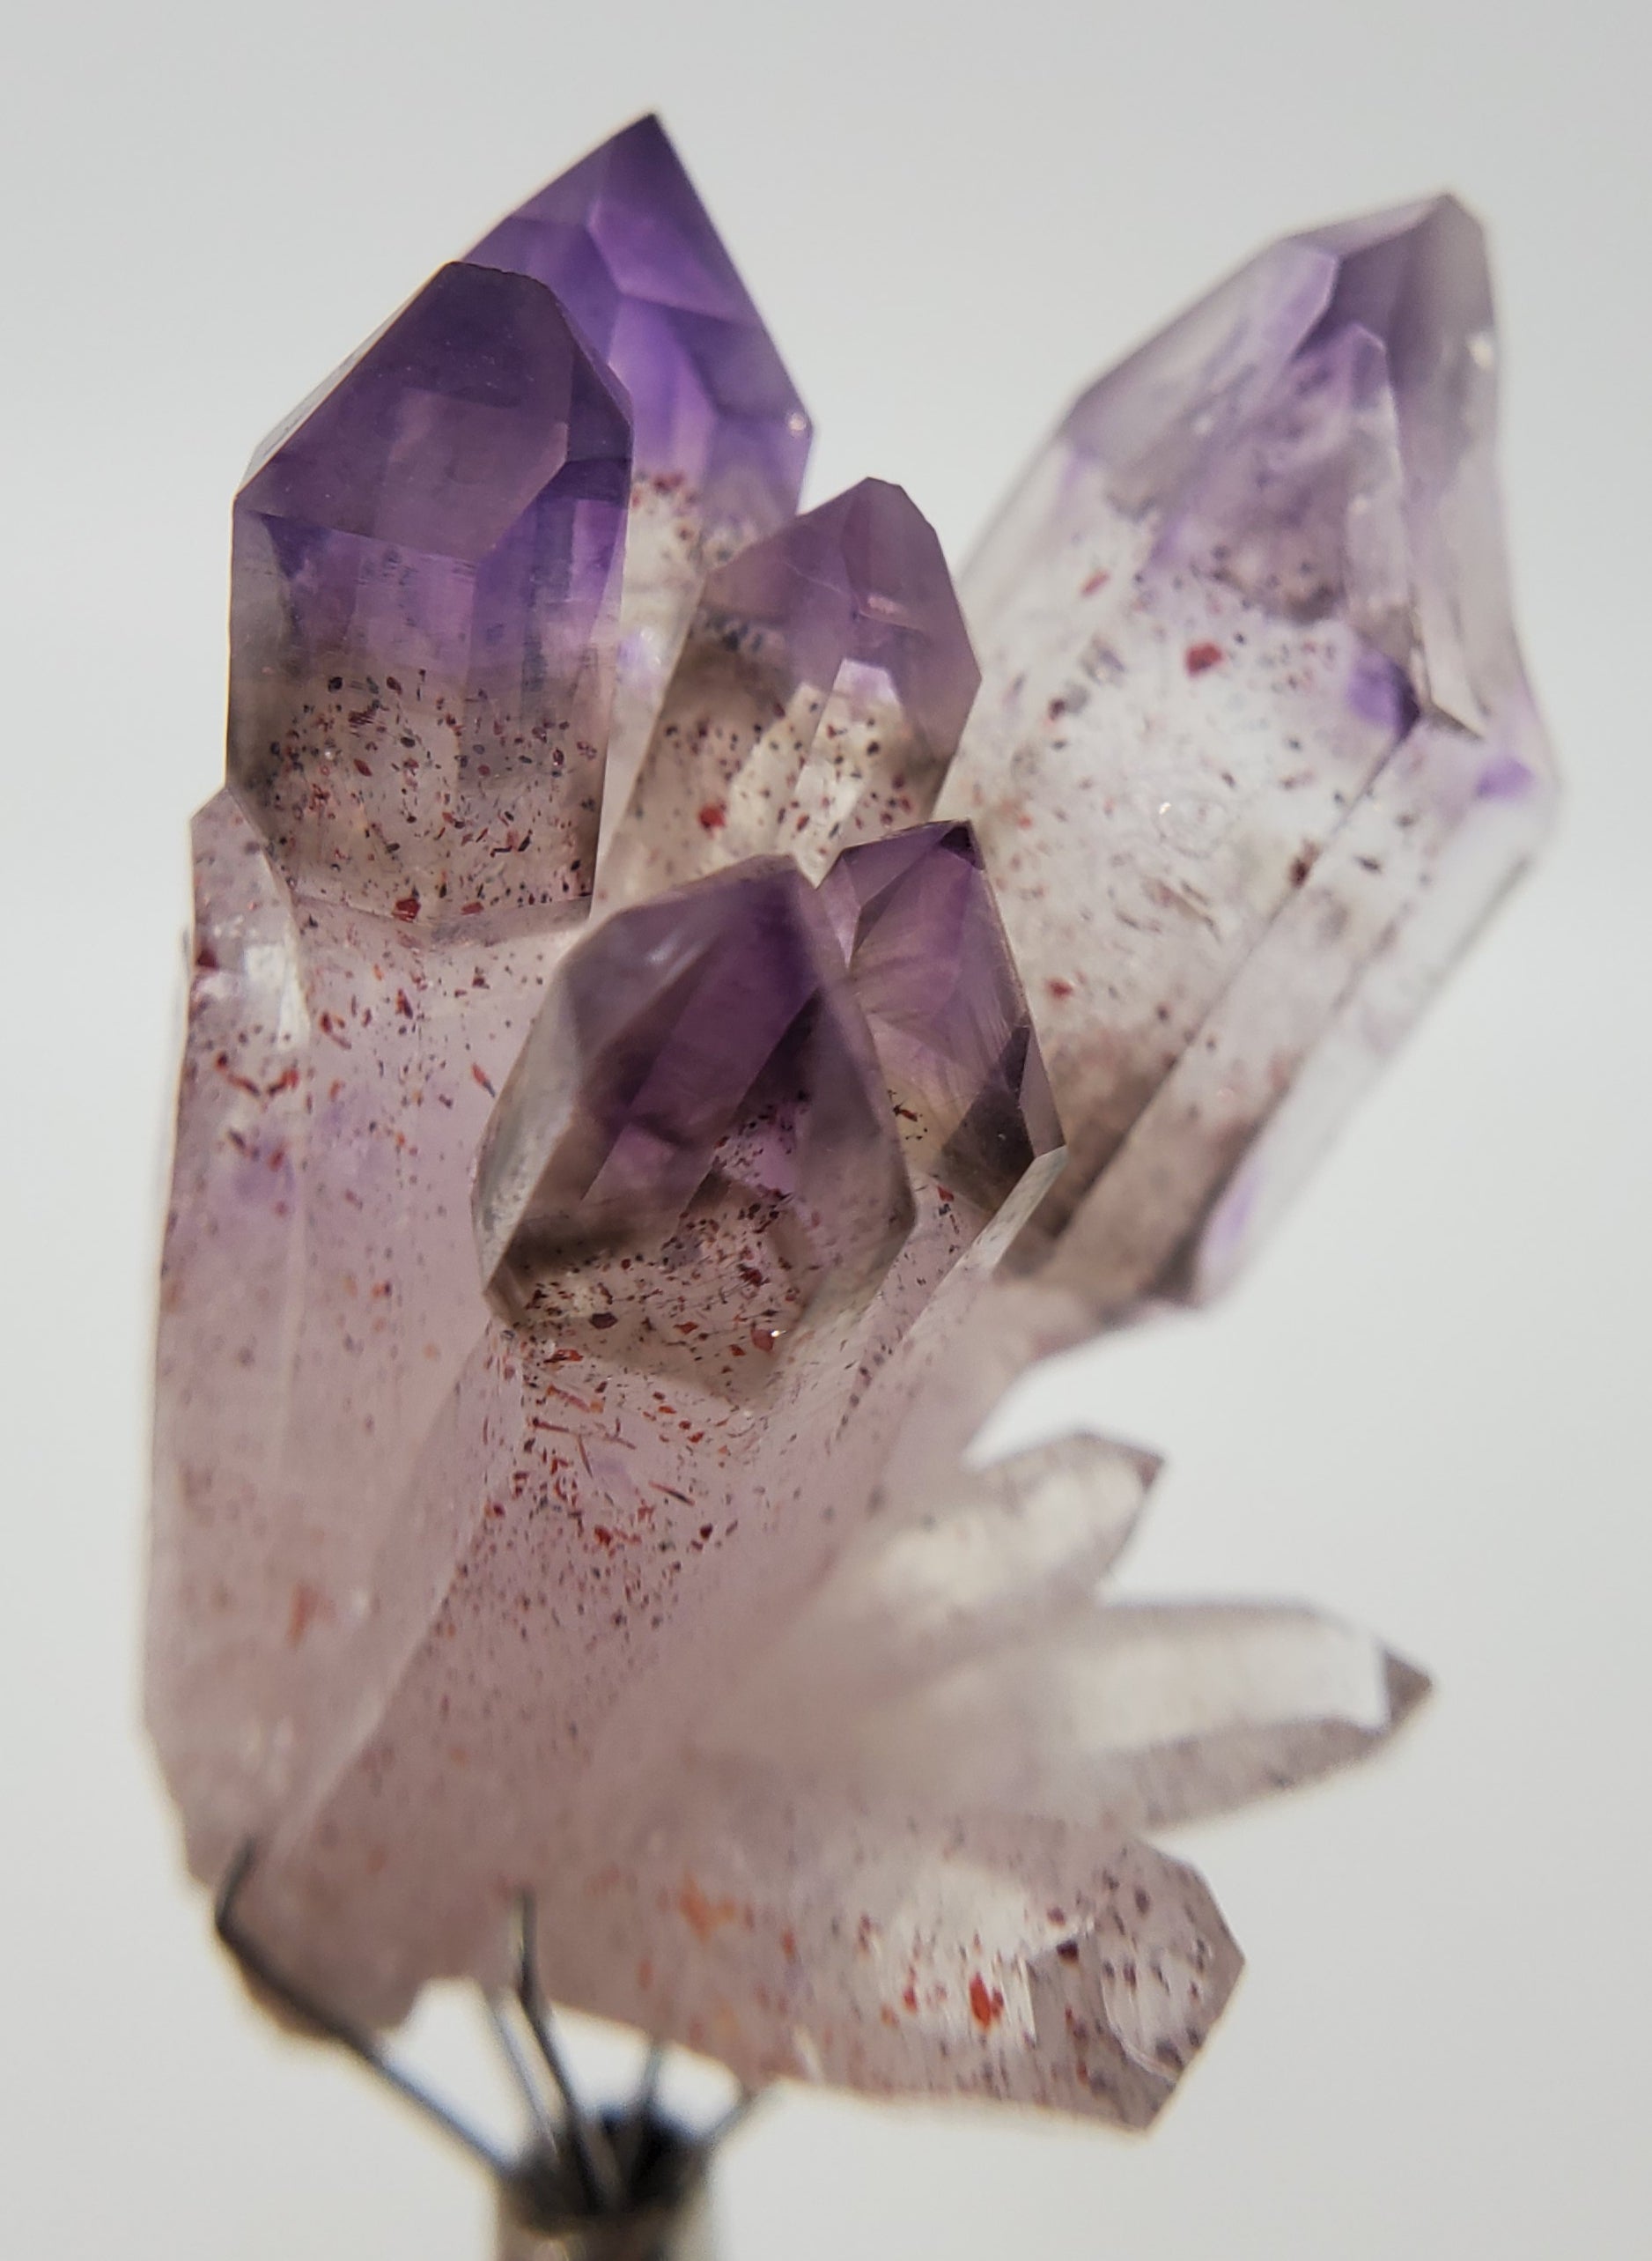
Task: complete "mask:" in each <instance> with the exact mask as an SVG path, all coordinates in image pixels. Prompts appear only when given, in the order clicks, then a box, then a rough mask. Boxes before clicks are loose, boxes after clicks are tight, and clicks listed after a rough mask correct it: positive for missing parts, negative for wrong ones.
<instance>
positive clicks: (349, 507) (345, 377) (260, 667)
mask: <svg viewBox="0 0 1652 2261" xmlns="http://www.w3.org/2000/svg"><path fill="white" fill-rule="evenodd" d="M630 484H631V430H630V419H629V417H628V414H627V411H626V409H625V405H624V403H623V401H622V400H621V399H620V398H619V396H618V395H617V394H616V391H615V389H614V388H613V386H612V383H611V381H610V380H609V378H608V373H606V371H604V370H603V369H601V367H600V366H598V364H597V363H595V362H594V360H593V359H592V358H591V357H590V355H589V353H588V351H587V350H586V347H585V345H584V344H583V343H582V342H581V341H580V339H579V337H578V336H576V335H575V333H574V331H573V330H572V328H571V327H570V325H569V322H568V320H567V318H566V316H565V315H564V313H563V311H562V309H561V307H559V306H558V305H557V301H556V299H554V298H553V297H552V295H551V293H550V292H549V291H547V290H546V289H544V287H543V286H542V284H538V283H535V282H534V281H532V280H530V279H529V278H528V277H523V276H517V275H505V274H502V273H499V272H498V271H497V270H493V269H490V268H484V267H470V266H464V265H457V264H456V265H452V266H448V267H444V268H443V269H441V270H439V273H438V274H437V275H435V276H434V277H432V279H431V281H430V282H429V283H428V284H426V285H425V286H424V289H423V290H422V291H420V292H418V294H417V297H416V298H414V299H412V301H411V302H410V303H409V305H408V306H407V307H404V308H403V310H402V313H401V314H398V315H397V316H396V318H395V321H392V322H391V323H390V324H389V326H388V328H387V329H385V330H384V331H383V332H382V333H381V334H380V336H378V337H376V338H374V339H373V340H372V343H371V344H369V345H368V346H367V347H366V348H365V351H363V352H362V353H361V354H360V355H359V356H358V358H357V359H356V360H355V361H353V362H351V363H350V365H349V366H347V367H346V368H345V369H344V370H343V373H341V374H340V375H339V376H338V377H337V378H336V380H335V381H334V382H333V383H332V385H331V386H330V387H329V388H328V390H327V391H325V392H324V393H323V394H322V395H321V397H320V398H319V400H318V401H317V402H316V403H314V405H313V406H312V407H311V408H310V409H309V410H308V411H307V413H305V414H303V415H302V416H301V417H300V419H299V421H298V422H297V423H295V424H293V425H291V426H289V427H287V428H285V429H284V430H283V431H281V432H278V433H277V435H275V436H274V438H273V439H272V440H270V441H269V442H267V443H266V445H265V447H264V448H263V449H262V450H261V452H260V454H259V455H258V457H256V458H255V459H254V467H253V469H252V471H251V473H250V475H249V476H248V477H247V483H246V484H245V485H244V486H243V488H242V489H241V491H240V495H239V496H238V498H237V500H236V506H235V539H234V566H233V593H232V607H231V611H232V620H231V634H232V646H233V665H232V685H231V713H230V778H231V782H232V784H233V785H234V787H235V788H236V790H237V792H238V794H239V795H240V798H241V800H242V801H243V802H244V803H245V805H246V806H247V809H248V811H249V813H250V814H251V815H253V816H254V819H255V821H256V822H257V823H258V824H259V825H260V827H261V829H262V831H263V832H264V834H265V837H266V839H268V840H269V844H270V846H271V847H272V849H273V850H274V852H275V853H276V855H277V861H280V862H281V863H282V864H283V866H284V868H286V869H287V870H288V872H289V876H295V877H297V876H302V878H303V881H304V883H306V884H309V883H318V882H320V883H336V884H337V885H339V886H341V887H342V888H343V891H344V892H345V893H346V894H348V895H350V896H352V898H354V899H357V900H359V901H362V902H364V903H367V904H370V905H372V907H375V908H378V909H381V910H382V909H387V908H388V907H389V906H390V904H391V903H395V902H410V901H413V900H415V899H416V898H417V897H418V895H419V892H420V890H421V889H422V890H423V891H424V896H425V897H426V898H428V896H429V895H430V894H431V892H432V890H434V891H436V892H438V893H439V894H440V895H442V896H443V897H444V898H446V899H448V900H450V901H452V902H453V905H454V908H455V909H457V908H458V907H459V905H460V904H461V902H463V901H464V900H466V898H467V897H468V894H469V892H470V888H469V879H468V875H467V874H466V873H465V872H464V871H463V870H462V869H461V868H460V867H461V862H462V851H461V850H460V849H459V848H458V847H456V846H455V844H456V843H459V842H461V841H462V840H463V839H464V838H465V837H466V836H467V833H468V831H476V830H478V829H479V828H481V827H484V826H487V825H489V824H491V825H492V826H493V827H494V832H495V838H496V839H497V838H498V837H500V836H501V835H502V834H503V833H504V832H505V831H513V832H514V833H515V835H516V837H517V838H518V839H527V837H528V836H529V835H530V834H535V835H536V839H537V846H536V848H535V852H534V856H533V858H532V859H531V860H530V863H519V864H517V866H516V868H515V869H514V870H513V871H512V872H511V873H510V874H509V875H508V881H502V880H499V879H498V878H495V877H491V876H490V877H489V878H488V883H487V884H486V885H485V886H484V887H483V892H484V893H492V894H498V893H499V892H500V890H501V889H505V888H508V890H513V891H514V894H515V895H516V896H520V897H523V898H524V899H532V900H535V901H536V900H539V899H541V898H542V897H543V896H545V895H556V896H561V895H566V894H580V893H583V892H585V891H586V890H588V888H589V885H590V874H591V868H592V851H593V848H594V832H595V823H596V809H597V800H598V793H599V780H600V773H601V744H602V741H603V738H604V737H605V735H606V731H607V724H608V702H609V699H610V698H611V695H612V645H613V640H614V637H615V634H616V624H617V602H618V578H619V575H618V568H619V563H620V558H621V554H622V545H623V536H624V527H625V512H626V504H627V498H628V495H629V491H630ZM519 803H520V805H519ZM494 870H495V873H497V872H498V865H497V862H496V864H495V867H494ZM397 915H398V916H402V915H406V914H405V913H401V912H398V913H397Z"/></svg>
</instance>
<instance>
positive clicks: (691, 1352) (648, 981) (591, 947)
mask: <svg viewBox="0 0 1652 2261" xmlns="http://www.w3.org/2000/svg"><path fill="white" fill-rule="evenodd" d="M1024 1010H1025V1008H1024V1006H1023V1014H1024ZM1031 1161H1032V1156H1031V1154H1030V1152H1025V1153H1023V1155H1022V1156H1021V1166H1020V1168H1019V1169H1018V1170H1016V1171H1015V1178H1016V1179H1020V1178H1021V1177H1023V1176H1024V1175H1025V1174H1026V1172H1027V1171H1028V1168H1029V1165H1030V1163H1031ZM911 1223H912V1196H911V1188H910V1186H909V1185H908V1182H907V1176H906V1170H905V1167H904V1164H903V1161H902V1156H901V1147H900V1142H899V1139H898V1138H897V1136H896V1127H895V1120H894V1117H893V1115H892V1113H891V1112H890V1107H889V1099H888V1097H887V1095H886V1093H885V1091H884V1089H883V1082H882V1078H881V1073H880V1069H879V1065H878V1060H877V1056H876V1054H875V1053H874V1050H873V1047H872V1046H871V1044H870V1042H869V1041H868V1040H867V1026H866V1023H865V1020H864V1018H863V1016H862V1015H861V1012H860V1010H859V1008H858V1006H857V1003H856V1001H855V996H854V991H853V988H852V985H851V982H850V979H849V973H848V970H847V969H846V968H845V966H844V962H843V957H842V956H841V954H840V952H839V950H838V949H837V942H836V939H835V937H834V935H833V933H832V929H831V927H830V923H829V921H828V920H827V918H826V916H825V913H824V911H823V909H822V905H821V903H820V901H819V898H817V897H816V895H815V890H814V889H813V888H811V887H810V886H809V884H808V881H807V880H806V879H804V877H803V876H802V875H801V873H800V871H799V870H798V868H797V866H796V865H795V864H794V863H793V862H792V861H790V860H789V858H786V857H784V856H769V857H763V858H758V859H756V860H755V861H752V862H750V863H745V864H740V865H737V866H735V867H734V868H733V869H732V870H730V871H727V872H720V873H717V874H715V875H713V876H712V877H711V878H709V879H704V880H700V881H698V882H697V883H695V884H694V885H693V886H691V887H689V888H685V889H682V890H679V891H678V892H676V893H674V894H667V895H660V896H655V897H653V898H651V899H650V900H649V901H647V902H645V903H639V904H637V905H633V906H632V907H631V909H629V910H625V911H622V912H620V913H618V914H617V915H616V916H615V917H613V918H610V919H608V920H605V921H604V922H603V924H601V926H599V927H597V928H596V930H595V932H594V933H593V934H591V935H588V936H587V937H586V939H585V940H584V941H583V942H581V943H580V944H579V946H578V947H577V948H576V949H574V950H573V951H572V953H571V954H570V956H569V957H567V958H566V959H565V960H564V963H563V965H562V968H561V970H560V972H559V973H558V975H557V979H556V981H555V982H554V983H553V985H552V986H551V990H550V993H549V995H548V996H547V998H546V1000H545V1002H544V1004H543V1006H542V1009H541V1010H540V1013H539V1016H538V1018H537V1019H536V1021H535V1023H534V1026H533V1029H532V1030H531V1031H530V1032H529V1034H528V1038H527V1042H526V1044H525V1045H524V1046H523V1047H522V1051H521V1053H520V1057H519V1059H518V1060H517V1063H516V1066H515V1068H513V1070H512V1073H511V1077H510V1081H509V1082H507V1083H506V1085H505V1090H504V1091H503V1093H502V1094H501V1096H500V1099H499V1104H498V1108H497V1109H496V1110H495V1112H494V1115H493V1119H492V1121H491V1123H490V1126H489V1129H488V1135H487V1137H486V1139H485V1140H484V1142H483V1148H482V1156H481V1160H480V1164H479V1165H478V1171H477V1179H476V1237H477V1245H478V1249H479V1252H480V1256H481V1264H482V1271H483V1277H484V1278H485V1279H486V1280H487V1282H489V1288H490V1294H491V1295H492V1297H493V1300H494V1302H495V1304H496V1305H497V1306H498V1310H499V1312H500V1313H501V1315H502V1316H503V1317H504V1318H505V1319H507V1320H508V1321H510V1322H512V1323H513V1324H516V1325H523V1326H536V1327H541V1328H543V1329H546V1330H549V1332H551V1333H554V1334H555V1335H556V1336H557V1339H558V1341H563V1342H564V1343H568V1344H573V1345H577V1346H578V1347H579V1348H596V1347H601V1348H602V1350H603V1351H604V1352H605V1353H606V1354H607V1355H608V1356H610V1357H615V1358H630V1359H636V1360H640V1361H641V1362H642V1363H648V1364H660V1363H663V1364H664V1365H665V1367H666V1368H667V1370H670V1371H680V1370H682V1369H684V1368H687V1369H688V1370H689V1371H691V1372H693V1373H695V1374H697V1375H698V1376H700V1377H701V1378H710V1377H711V1376H712V1374H713V1373H715V1375H716V1376H717V1377H718V1379H717V1381H716V1383H715V1384H714V1386H716V1387H718V1388H720V1389H726V1390H728V1391H732V1392H734V1393H739V1394H744V1393H747V1392H749V1389H750V1388H751V1386H752V1385H753V1383H754V1382H755V1381H756V1380H757V1379H758V1378H759V1377H761V1376H763V1374H764V1373H765V1371H772V1369H773V1365H774V1361H775V1354H776V1352H777V1350H778V1348H780V1347H781V1346H782V1345H783V1344H785V1345H787V1346H788V1347H789V1345H790V1341H791V1339H792V1337H793V1334H794V1332H795V1329H796V1327H797V1326H798V1324H799V1323H800V1320H801V1319H803V1318H804V1317H805V1316H806V1315H807V1314H808V1313H810V1312H816V1313H817V1312H819V1311H820V1310H821V1309H822V1307H824V1308H827V1309H830V1310H834V1311H836V1310H845V1309H850V1308H853V1309H857V1310H858V1309H859V1308H861V1307H862V1306H864V1304H865V1303H866V1301H867V1297H869V1296H870V1295H871V1294H872V1293H873V1291H874V1289H875V1288H876V1287H877V1285H878V1283H879V1282H880V1281H881V1279H882V1277H883V1275H884V1274H885V1272H887V1271H888V1269H889V1263H890V1261H891V1260H892V1259H893V1257H894V1255H895V1253H896V1251H897V1250H898V1248H899V1247H900V1245H901V1243H902V1242H903V1240H904V1239H905V1238H906V1235H907V1233H908V1231H909V1230H911ZM616 1260H617V1261H616ZM754 1353H755V1354H756V1355H754Z"/></svg>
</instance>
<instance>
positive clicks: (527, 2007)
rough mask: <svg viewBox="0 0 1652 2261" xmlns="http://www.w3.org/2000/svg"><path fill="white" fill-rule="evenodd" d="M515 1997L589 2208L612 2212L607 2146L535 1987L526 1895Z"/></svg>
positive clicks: (619, 2190) (611, 2162)
mask: <svg viewBox="0 0 1652 2261" xmlns="http://www.w3.org/2000/svg"><path fill="white" fill-rule="evenodd" d="M516 1922H517V1942H516V1999H517V2001H518V2002H519V2003H520V2006H521V2010H522V2015H523V2016H524V2017H525V2018H526V2019H527V2026H528V2030H529V2032H530V2033H531V2034H532V2035H533V2036H534V2039H535V2043H537V2044H538V2048H539V2053H540V2055H541V2057H542V2058H543V2059H544V2062H545V2070H546V2071H547V2073H549V2075H550V2077H551V2079H552V2080H553V2081H554V2082H555V2083H556V2087H557V2094H558V2095H560V2096H561V2098H562V2105H563V2110H564V2112H565V2113H566V2114H567V2117H568V2140H569V2142H570V2144H571V2145H572V2148H573V2154H574V2157H575V2159H576V2160H578V2161H579V2172H580V2174H581V2175H582V2176H584V2178H585V2182H586V2189H587V2190H588V2191H589V2193H590V2197H591V2201H592V2204H593V2205H594V2206H596V2207H597V2209H598V2210H599V2212H601V2213H619V2212H620V2210H621V2209H622V2207H623V2206H624V2203H625V2184H624V2179H623V2176H622V2175H621V2173H620V2169H619V2163H618V2161H616V2158H615V2156H614V2149H613V2146H612V2145H611V2144H610V2143H609V2141H608V2136H607V2134H606V2132H604V2130H603V2129H602V2127H601V2124H599V2123H598V2122H597V2121H596V2120H595V2119H594V2118H593V2117H592V2116H591V2114H590V2113H589V2112H588V2111H586V2108H585V2106H584V2104H583V2103H582V2102H580V2100H579V2091H578V2090H577V2089H576V2087H574V2084H573V2080H572V2075H571V2074H570V2073H569V2071H568V2065H567V2060H566V2059H565V2058H564V2056H563V2053H562V2043H561V2042H560V2040H559V2039H558V2037H557V2027H556V2021H555V2019H554V2018H553V2016H552V2015H551V2012H550V2009H549V2006H548V2004H547V2003H546V2000H545V1998H544V1995H543V1993H542V1991H541V1988H540V1984H539V1962H538V1956H537V1954H536V1952H535V1939H534V1929H535V1905H534V1895H532V1893H531V1892H524V1893H523V1894H522V1895H520V1898H519V1899H518V1901H517V1903H516Z"/></svg>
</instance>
